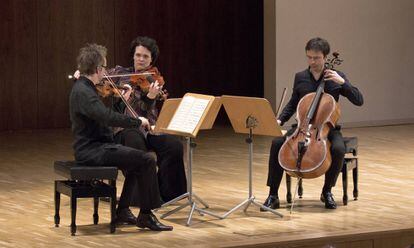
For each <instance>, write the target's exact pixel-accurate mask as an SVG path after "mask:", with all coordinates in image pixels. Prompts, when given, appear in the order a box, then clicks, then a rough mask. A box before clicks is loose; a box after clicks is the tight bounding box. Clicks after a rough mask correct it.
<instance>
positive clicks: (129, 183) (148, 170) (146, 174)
mask: <svg viewBox="0 0 414 248" xmlns="http://www.w3.org/2000/svg"><path fill="white" fill-rule="evenodd" d="M104 150H105V152H104V155H103V159H102V164H101V165H103V166H114V165H116V166H117V167H118V168H119V169H120V170H122V171H124V172H125V175H126V176H125V182H124V186H123V188H122V193H121V197H120V200H119V204H118V209H122V208H127V207H129V206H130V202H131V196H132V195H133V192H134V190H138V194H139V195H140V196H141V209H145V210H150V209H154V208H159V207H160V206H161V202H160V191H159V188H158V180H157V176H156V175H157V174H156V165H155V159H154V158H153V157H152V156H151V155H150V154H148V153H146V152H143V151H140V150H137V149H134V148H131V147H126V146H122V145H118V144H111V145H106V146H105V147H104ZM136 185H138V186H136Z"/></svg>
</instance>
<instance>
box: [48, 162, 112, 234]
mask: <svg viewBox="0 0 414 248" xmlns="http://www.w3.org/2000/svg"><path fill="white" fill-rule="evenodd" d="M54 169H55V173H56V174H58V175H60V176H63V177H65V178H66V179H65V180H55V226H56V227H58V226H59V223H60V215H59V210H60V195H61V194H64V195H67V196H69V197H70V208H71V219H72V222H71V234H72V235H75V233H76V206H77V203H76V200H77V198H88V197H90V198H94V201H93V202H94V214H93V223H94V224H95V225H96V224H98V220H99V216H98V206H99V198H100V197H109V198H110V199H111V223H110V232H111V233H113V232H115V207H116V178H117V176H118V168H117V167H105V166H84V165H79V164H77V163H76V161H55V163H54ZM103 180H109V184H107V183H105V182H104V181H103Z"/></svg>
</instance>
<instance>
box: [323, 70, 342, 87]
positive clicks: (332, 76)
mask: <svg viewBox="0 0 414 248" xmlns="http://www.w3.org/2000/svg"><path fill="white" fill-rule="evenodd" d="M323 79H324V80H325V81H328V80H331V81H334V82H335V83H337V84H340V85H342V84H344V83H345V79H344V78H343V77H341V76H340V75H339V74H338V73H337V72H336V71H334V70H329V69H327V70H325V75H324V77H323Z"/></svg>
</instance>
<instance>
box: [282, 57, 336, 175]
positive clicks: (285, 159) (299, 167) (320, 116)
mask: <svg viewBox="0 0 414 248" xmlns="http://www.w3.org/2000/svg"><path fill="white" fill-rule="evenodd" d="M333 56H334V58H332V59H328V60H327V62H326V63H325V68H324V70H326V69H331V70H332V69H334V66H335V65H340V64H341V63H342V61H343V60H341V59H339V57H338V56H339V53H337V52H335V53H333ZM324 87H325V81H324V80H322V81H321V83H320V85H319V86H318V88H317V90H316V92H313V93H309V94H307V95H305V96H304V97H303V98H302V99H301V100H300V101H299V103H298V106H297V108H296V117H297V120H298V126H297V128H296V130H295V132H294V133H293V134H292V135H290V136H288V137H287V138H286V141H285V142H284V143H283V145H282V147H281V149H280V151H279V154H278V159H279V163H280V165H281V167H282V168H283V169H284V170H285V171H286V172H287V173H288V174H289V175H291V176H294V177H298V178H316V177H319V176H321V175H323V174H325V173H326V171H327V170H328V169H329V167H330V166H331V162H332V158H331V153H330V147H331V144H330V142H329V140H328V133H329V131H330V130H331V128H333V127H335V126H336V123H337V121H338V120H339V117H340V112H341V111H340V108H339V105H338V103H337V102H336V101H335V99H334V98H333V97H332V96H331V95H329V94H327V93H324Z"/></svg>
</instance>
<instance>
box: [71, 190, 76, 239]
mask: <svg viewBox="0 0 414 248" xmlns="http://www.w3.org/2000/svg"><path fill="white" fill-rule="evenodd" d="M70 210H71V213H70V215H71V219H72V223H71V224H70V233H71V234H72V236H75V233H76V197H74V196H72V197H71V198H70Z"/></svg>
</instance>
